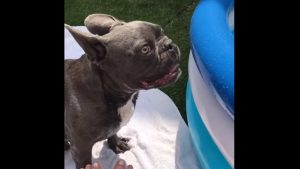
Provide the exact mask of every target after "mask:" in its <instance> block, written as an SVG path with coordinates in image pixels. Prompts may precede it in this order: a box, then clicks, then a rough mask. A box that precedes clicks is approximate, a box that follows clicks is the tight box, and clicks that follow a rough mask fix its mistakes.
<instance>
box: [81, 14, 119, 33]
mask: <svg viewBox="0 0 300 169" xmlns="http://www.w3.org/2000/svg"><path fill="white" fill-rule="evenodd" d="M124 23H125V22H122V21H119V20H118V19H116V18H115V17H113V16H111V15H106V14H92V15H89V16H87V17H86V18H85V20H84V25H85V26H86V27H87V29H88V30H89V31H90V32H91V33H92V34H97V35H100V36H101V35H104V34H107V33H108V32H109V31H110V30H111V28H112V27H113V26H116V25H122V24H124Z"/></svg>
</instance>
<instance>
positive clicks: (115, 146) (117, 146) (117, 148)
mask: <svg viewBox="0 0 300 169" xmlns="http://www.w3.org/2000/svg"><path fill="white" fill-rule="evenodd" d="M128 142H129V139H128V138H121V137H118V136H117V135H116V134H114V135H113V136H111V137H109V138H108V139H107V143H108V146H109V148H111V149H112V150H113V151H114V152H115V153H116V154H119V153H124V152H126V151H127V150H130V147H129V145H128Z"/></svg>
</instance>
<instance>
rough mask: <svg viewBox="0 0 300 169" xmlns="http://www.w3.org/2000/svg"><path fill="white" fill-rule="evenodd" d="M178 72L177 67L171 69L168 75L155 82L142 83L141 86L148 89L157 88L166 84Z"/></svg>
mask: <svg viewBox="0 0 300 169" xmlns="http://www.w3.org/2000/svg"><path fill="white" fill-rule="evenodd" d="M177 70H178V65H175V66H173V67H172V69H171V70H170V71H169V73H168V74H165V75H164V76H163V77H162V78H160V79H157V80H155V81H152V82H151V81H142V84H143V85H144V86H145V87H147V88H149V87H157V86H161V85H165V84H167V83H168V82H169V81H170V80H171V79H172V78H173V77H174V76H175V75H176V72H177Z"/></svg>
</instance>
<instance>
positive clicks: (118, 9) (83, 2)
mask: <svg viewBox="0 0 300 169" xmlns="http://www.w3.org/2000/svg"><path fill="white" fill-rule="evenodd" d="M197 3H198V0H185V1H184V0H127V1H126V0H65V23H67V24H69V25H73V26H78V25H83V21H84V19H85V17H86V16H88V15H90V14H93V13H104V14H109V15H113V16H115V17H116V18H118V19H120V20H124V21H132V20H144V21H148V22H153V23H156V24H159V25H161V26H162V27H163V28H164V30H165V34H166V35H167V36H168V37H169V38H171V39H172V40H173V41H174V42H175V43H176V44H177V45H178V46H179V48H180V50H181V69H182V71H183V72H182V75H181V78H180V79H179V80H178V81H177V83H176V84H174V85H173V86H170V87H167V88H162V89H161V90H162V91H163V92H165V93H166V94H167V95H169V96H170V97H171V98H172V100H173V101H174V103H175V104H176V106H177V107H178V109H179V111H180V112H181V115H182V117H183V119H184V120H185V121H186V111H185V89H186V82H187V79H188V73H187V64H188V55H189V50H190V44H189V25H190V20H191V16H192V13H193V10H194V9H195V6H196V5H197Z"/></svg>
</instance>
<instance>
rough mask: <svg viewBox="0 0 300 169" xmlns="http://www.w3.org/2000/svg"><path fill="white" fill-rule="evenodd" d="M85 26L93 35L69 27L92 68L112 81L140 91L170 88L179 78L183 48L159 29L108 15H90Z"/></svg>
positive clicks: (142, 22) (157, 26)
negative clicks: (181, 49)
mask: <svg viewBox="0 0 300 169" xmlns="http://www.w3.org/2000/svg"><path fill="white" fill-rule="evenodd" d="M84 23H85V26H86V27H87V29H88V30H89V31H90V33H84V32H80V31H78V30H76V29H74V28H72V27H70V26H69V25H65V26H66V28H67V29H68V30H69V31H70V33H71V34H72V35H73V37H74V39H75V40H76V41H77V42H78V44H79V45H80V46H81V47H82V49H83V50H84V51H85V53H86V54H87V57H88V59H89V61H90V62H91V64H93V65H96V66H97V67H99V68H100V69H101V70H103V71H105V72H107V73H108V74H109V75H110V76H111V78H112V79H118V81H119V82H120V83H124V85H126V86H127V87H129V88H131V89H134V90H138V89H150V88H156V87H163V86H167V85H169V84H172V83H174V82H175V81H176V80H177V79H178V78H179V76H180V74H181V70H180V68H179V59H180V51H179V48H178V46H177V45H176V44H174V43H172V40H171V39H169V38H168V37H167V36H166V35H165V34H164V32H163V29H162V28H161V27H160V26H159V25H156V24H153V23H149V22H144V21H132V22H123V21H119V20H118V19H116V18H114V17H113V16H110V15H105V14H93V15H90V16H88V17H87V18H86V19H85V22H84Z"/></svg>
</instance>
